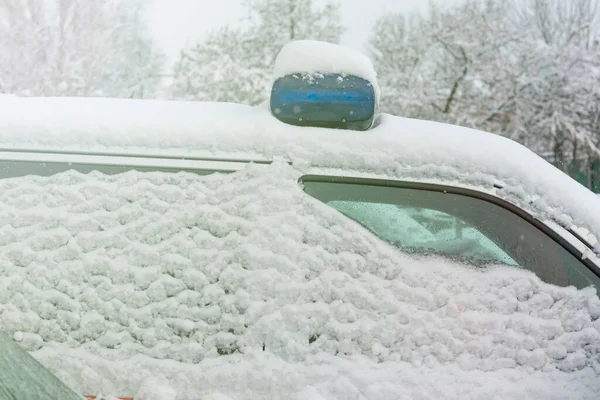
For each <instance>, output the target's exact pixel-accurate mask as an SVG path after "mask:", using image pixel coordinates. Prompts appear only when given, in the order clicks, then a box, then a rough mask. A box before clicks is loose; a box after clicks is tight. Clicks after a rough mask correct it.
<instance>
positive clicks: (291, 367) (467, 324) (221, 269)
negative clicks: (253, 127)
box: [0, 162, 600, 400]
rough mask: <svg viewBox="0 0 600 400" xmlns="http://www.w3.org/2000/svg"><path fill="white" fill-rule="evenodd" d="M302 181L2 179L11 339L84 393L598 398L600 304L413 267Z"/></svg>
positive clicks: (270, 171) (419, 262) (3, 312)
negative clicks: (306, 190) (303, 187)
mask: <svg viewBox="0 0 600 400" xmlns="http://www.w3.org/2000/svg"><path fill="white" fill-rule="evenodd" d="M300 174H301V171H299V170H298V169H296V168H295V167H293V166H290V165H288V164H287V163H285V162H275V163H274V164H272V165H270V166H268V167H261V166H259V165H249V166H248V167H247V168H246V169H245V170H243V171H240V172H236V173H233V174H230V175H224V174H213V175H208V176H197V175H193V174H187V173H178V174H167V173H158V172H156V173H139V172H129V173H125V174H120V175H112V176H106V175H102V174H99V173H92V174H89V175H83V174H79V173H76V172H67V173H61V174H58V175H55V176H52V177H35V176H28V177H22V178H12V179H5V180H0V274H1V276H2V279H1V280H0V326H1V327H2V329H3V330H4V331H6V332H8V333H9V334H10V335H11V336H12V337H13V338H14V339H15V340H16V341H17V342H18V343H19V344H20V345H21V346H23V347H24V348H25V349H27V350H29V351H32V352H33V354H34V356H35V357H36V358H38V359H39V360H40V361H41V362H42V363H44V364H45V365H47V366H48V367H49V368H50V369H51V370H52V371H53V372H54V373H55V374H57V376H59V377H60V378H61V379H63V380H64V381H65V383H67V384H68V385H69V386H71V387H73V388H75V389H76V390H78V391H80V392H81V393H85V394H101V393H104V394H105V395H120V396H133V395H137V396H138V397H139V398H141V399H154V397H152V396H153V393H156V392H158V393H162V394H163V396H164V398H165V399H174V398H176V399H178V400H179V399H198V398H201V399H241V398H292V399H321V398H322V399H349V398H361V399H363V398H364V399H386V398H389V399H392V398H393V399H398V398H400V399H402V398H407V399H408V398H410V399H415V398H417V399H418V398H423V399H425V398H450V399H453V398H456V399H488V398H545V399H564V398H573V399H574V398H577V399H596V398H598V397H599V396H600V299H599V298H598V297H597V296H596V294H595V292H594V291H593V290H592V289H587V290H581V291H577V290H576V289H574V288H559V287H555V286H551V285H547V284H545V283H543V282H541V281H540V280H539V279H537V278H536V277H535V276H534V275H533V274H531V273H529V272H526V271H522V270H518V269H516V268H510V267H500V266H498V267H494V268H489V269H487V270H481V269H473V268H470V267H467V266H463V265H461V264H455V263H452V262H449V261H445V260H441V259H435V258H415V257H411V256H408V255H406V254H403V253H402V252H400V251H399V250H397V249H395V248H393V247H391V246H390V245H388V244H386V243H384V242H383V241H381V240H379V239H377V238H376V237H375V236H373V235H372V234H371V233H369V232H367V231H366V230H365V229H364V228H362V227H360V226H359V225H358V224H356V223H355V222H353V221H351V220H349V219H347V218H345V217H344V216H342V215H341V214H340V213H338V212H336V211H334V210H333V209H331V208H329V207H328V206H326V205H324V204H322V203H320V202H319V201H317V200H315V199H313V198H311V197H310V196H307V195H306V194H305V193H304V192H302V190H301V188H300V187H299V186H298V184H297V183H296V181H297V179H298V177H299V176H300Z"/></svg>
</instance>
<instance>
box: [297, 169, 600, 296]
mask: <svg viewBox="0 0 600 400" xmlns="http://www.w3.org/2000/svg"><path fill="white" fill-rule="evenodd" d="M303 185H304V190H305V191H306V192H307V193H308V194H310V195H312V196H314V197H316V198H317V199H319V200H321V201H323V202H324V203H326V204H327V205H329V206H331V207H333V208H335V209H337V210H338V211H340V212H341V213H343V214H344V215H346V216H348V217H349V218H351V219H353V220H355V221H356V222H358V223H360V224H361V225H363V226H364V227H365V228H367V229H369V230H370V231H372V232H373V233H374V234H376V235H377V236H379V237H380V238H382V239H384V240H386V241H387V242H389V243H391V244H393V245H394V246H396V247H398V248H400V249H402V250H403V251H406V252H410V253H419V254H431V255H433V254H435V255H441V256H444V257H448V258H452V259H458V260H461V261H465V262H469V263H471V264H476V265H482V264H506V265H511V266H516V267H521V268H525V269H528V270H531V271H533V272H534V273H536V274H537V275H538V276H539V277H540V278H541V279H542V280H544V281H545V282H548V283H553V284H556V285H559V286H569V285H573V286H576V287H578V288H583V287H588V286H590V285H594V286H595V287H596V289H597V290H598V289H599V288H600V278H598V277H597V276H596V275H595V274H594V273H593V272H592V271H591V270H590V269H589V268H588V267H587V266H586V265H585V264H583V263H582V262H581V261H580V260H579V259H577V258H576V257H575V256H574V255H573V254H571V253H570V252H569V251H568V250H567V249H565V248H564V247H562V246H561V245H560V244H559V243H557V242H556V241H554V240H553V239H552V238H551V237H550V236H548V235H547V234H546V233H544V232H542V231H541V230H540V229H538V228H537V227H536V226H534V225H532V224H531V223H530V222H528V221H527V220H525V219H523V218H522V217H520V216H519V215H517V214H515V213H513V212H511V211H509V210H508V209H506V208H503V207H501V206H499V205H497V204H494V203H491V202H488V201H485V200H482V199H479V198H475V197H470V196H466V195H462V194H456V193H445V192H443V191H440V190H437V191H435V190H425V189H415V188H403V187H392V186H385V185H381V186H379V185H374V184H357V183H338V182H318V181H303Z"/></svg>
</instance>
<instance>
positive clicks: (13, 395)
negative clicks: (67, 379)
mask: <svg viewBox="0 0 600 400" xmlns="http://www.w3.org/2000/svg"><path fill="white" fill-rule="evenodd" d="M0 399H11V400H13V399H14V400H41V399H60V400H83V399H84V397H83V396H79V395H77V394H76V393H75V392H73V391H72V390H71V389H69V388H68V387H67V386H66V385H65V384H64V383H62V382H61V381H60V380H59V379H58V378H57V377H56V376H54V375H53V374H52V373H51V372H50V371H48V370H47V369H46V368H45V367H44V366H43V365H42V364H40V363H39V362H38V361H37V360H36V359H34V358H33V357H32V356H31V355H29V354H28V353H27V352H26V351H25V350H23V349H22V348H21V347H19V345H18V344H17V343H15V342H14V341H13V340H12V339H10V338H8V337H7V336H6V334H5V333H4V332H0Z"/></svg>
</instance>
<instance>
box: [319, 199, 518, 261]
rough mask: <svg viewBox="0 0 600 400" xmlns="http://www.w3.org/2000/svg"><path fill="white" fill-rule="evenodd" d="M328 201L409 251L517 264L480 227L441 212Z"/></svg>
mask: <svg viewBox="0 0 600 400" xmlns="http://www.w3.org/2000/svg"><path fill="white" fill-rule="evenodd" d="M327 204H328V205H330V206H331V207H333V208H335V209H336V210H338V211H340V212H341V213H342V214H344V215H346V216H348V217H350V218H352V219H353V220H355V221H357V222H358V223H360V224H361V225H363V226H365V227H366V228H367V229H369V230H371V231H372V232H374V233H376V234H377V235H378V236H379V237H381V238H382V239H384V240H386V241H388V242H390V243H392V244H394V245H395V246H397V247H399V248H401V249H403V250H405V251H407V252H414V253H425V254H427V253H436V254H440V255H444V256H447V257H451V258H458V259H463V260H465V261H471V262H474V263H501V264H508V265H513V266H517V265H518V264H517V263H516V262H515V261H514V260H513V259H512V258H511V257H510V256H509V255H508V254H506V252H505V251H503V250H502V249H501V248H500V247H498V246H497V245H496V244H495V243H494V242H493V241H491V240H490V239H489V238H488V237H487V236H485V235H484V234H483V233H481V232H480V231H479V230H477V228H475V227H473V226H472V225H471V224H469V223H467V222H465V221H464V220H462V219H460V218H458V217H456V216H454V215H450V214H447V213H445V212H442V211H438V210H433V209H429V208H415V207H402V206H399V205H396V204H381V203H369V202H362V201H340V200H334V201H331V202H329V203H327Z"/></svg>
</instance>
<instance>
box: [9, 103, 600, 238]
mask: <svg viewBox="0 0 600 400" xmlns="http://www.w3.org/2000/svg"><path fill="white" fill-rule="evenodd" d="M0 110H2V113H1V114H0V147H3V148H7V147H11V148H31V147H38V148H39V147H43V148H46V149H48V148H58V149H63V150H64V149H71V150H85V151H90V150H95V151H121V152H149V153H154V154H156V153H157V152H161V153H164V154H170V155H180V156H214V157H227V155H233V156H236V157H238V156H239V157H241V158H256V159H261V160H264V159H286V160H289V161H291V162H293V163H294V165H295V166H296V167H297V168H300V169H302V170H303V171H305V172H330V173H333V174H335V175H348V174H349V173H352V174H355V175H368V176H378V177H384V178H394V179H416V180H420V181H431V182H440V183H447V184H459V185H461V186H464V187H471V188H477V189H481V190H484V191H489V192H491V193H494V194H496V195H497V196H499V197H501V198H503V199H505V200H508V201H510V202H512V203H514V204H516V205H518V206H521V207H523V208H525V209H528V210H530V211H531V212H532V213H533V214H534V215H536V216H537V217H538V218H540V219H549V220H553V221H555V222H557V223H559V224H560V225H561V226H564V227H566V228H570V227H571V225H573V224H574V225H576V226H579V227H582V228H586V229H587V230H589V231H590V232H591V233H592V234H593V235H594V236H595V237H596V238H600V212H599V210H600V199H599V198H598V197H597V196H594V195H593V194H592V193H591V192H590V191H589V190H587V189H585V188H584V187H583V186H582V185H580V184H579V183H577V182H575V181H574V180H572V179H571V178H569V177H568V176H566V175H565V174H564V173H562V172H561V171H559V170H558V169H556V168H554V167H553V166H551V165H549V164H548V163H547V162H546V161H544V160H542V159H541V158H539V157H537V156H536V155H534V154H533V153H532V152H531V151H529V150H527V149H526V148H524V147H522V146H520V145H519V144H517V143H515V142H512V141H510V140H508V139H505V138H502V137H498V136H495V135H491V134H487V133H484V132H480V131H476V130H472V129H467V128H461V127H457V126H451V125H445V124H440V123H434V122H427V121H417V120H410V119H405V118H399V117H393V116H389V115H384V116H383V118H382V123H381V124H380V125H379V126H378V127H377V128H375V129H373V130H371V131H368V132H352V131H334V130H328V129H319V128H301V127H294V126H289V125H285V124H283V123H282V122H280V121H278V120H277V119H275V118H273V117H272V116H271V115H270V112H269V109H268V106H267V105H266V104H265V105H263V106H261V107H257V108H251V107H245V106H241V105H235V104H225V103H220V104H216V103H186V102H162V101H135V100H107V99H35V98H33V99H22V98H6V99H5V98H1V99H0ZM240 155H241V156H240ZM498 183H500V184H502V185H503V186H504V188H503V189H499V190H497V189H495V188H494V185H495V184H498Z"/></svg>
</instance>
